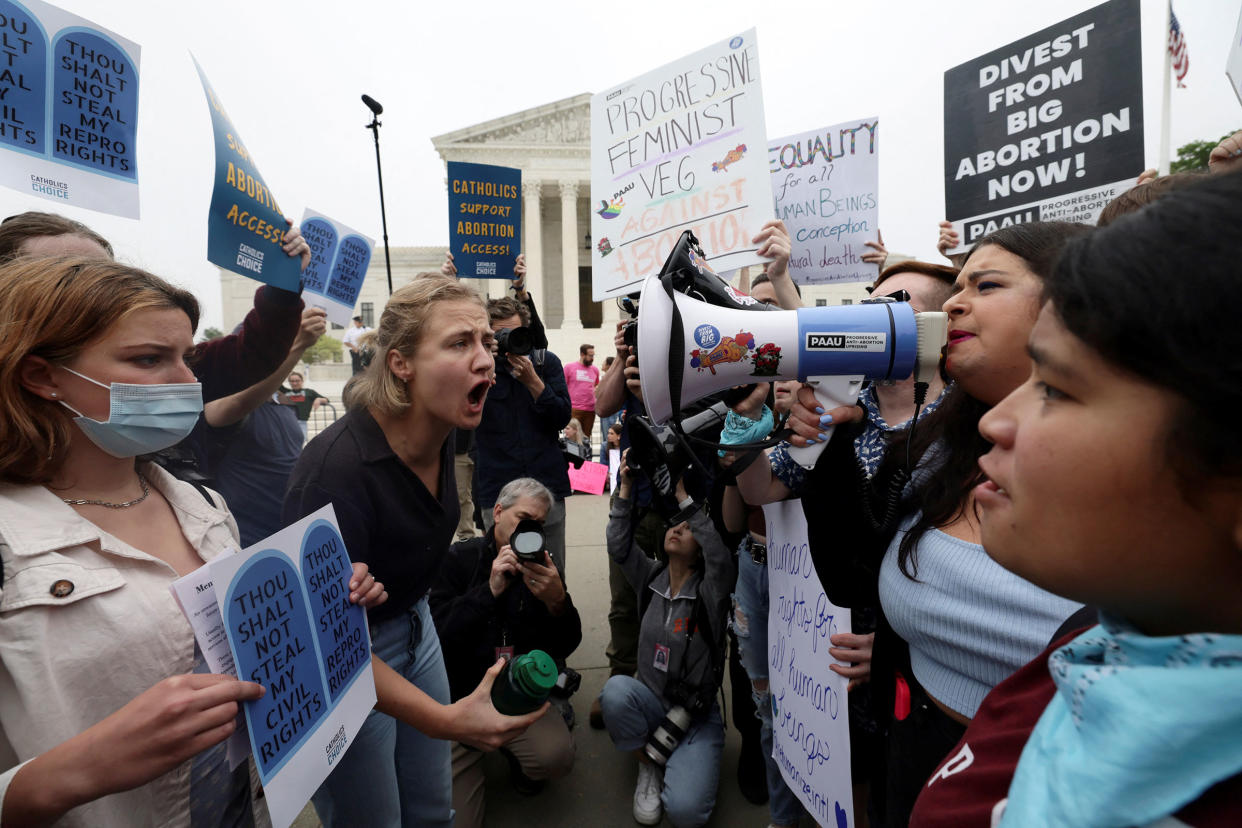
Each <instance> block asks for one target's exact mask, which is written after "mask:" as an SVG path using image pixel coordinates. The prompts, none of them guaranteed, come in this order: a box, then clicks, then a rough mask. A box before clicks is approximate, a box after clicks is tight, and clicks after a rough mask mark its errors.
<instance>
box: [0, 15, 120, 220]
mask: <svg viewBox="0 0 1242 828" xmlns="http://www.w3.org/2000/svg"><path fill="white" fill-rule="evenodd" d="M138 59H139V48H138V44H136V43H133V42H132V41H129V40H126V39H125V38H123V37H121V36H120V35H118V34H116V33H114V32H111V31H108V30H107V29H103V28H100V27H99V26H97V25H95V24H94V23H92V22H91V21H89V20H86V19H84V18H81V17H78V16H77V15H73V14H70V13H69V12H66V11H64V10H62V9H58V8H56V7H55V6H49V5H48V4H47V3H43V2H40V0H24V2H22V3H21V4H18V3H15V2H12V0H0V148H3V149H4V150H6V151H4V152H0V183H3V184H4V185H5V186H6V187H12V188H13V189H14V190H18V191H20V192H23V193H32V194H34V195H37V196H40V197H41V198H46V199H48V200H50V201H55V202H58V203H60V204H70V205H73V206H74V207H85V208H87V209H89V210H99V211H100V212H104V213H112V214H114V215H118V216H125V217H126V218H138V161H137V159H138V149H137V141H136V137H137V130H138V63H139V60H138Z"/></svg>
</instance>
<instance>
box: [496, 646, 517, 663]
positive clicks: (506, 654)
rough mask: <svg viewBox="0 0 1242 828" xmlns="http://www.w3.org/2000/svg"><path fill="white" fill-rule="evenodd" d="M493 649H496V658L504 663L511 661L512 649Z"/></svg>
mask: <svg viewBox="0 0 1242 828" xmlns="http://www.w3.org/2000/svg"><path fill="white" fill-rule="evenodd" d="M495 649H496V658H503V659H504V660H505V661H513V648H512V647H496V648H495ZM493 663H494V662H493Z"/></svg>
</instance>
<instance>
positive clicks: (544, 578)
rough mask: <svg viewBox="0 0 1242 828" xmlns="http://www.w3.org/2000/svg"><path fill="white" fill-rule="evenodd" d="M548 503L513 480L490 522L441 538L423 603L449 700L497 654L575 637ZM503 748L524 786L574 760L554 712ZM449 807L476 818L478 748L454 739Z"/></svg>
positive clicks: (554, 648) (530, 482)
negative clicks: (472, 534) (479, 530)
mask: <svg viewBox="0 0 1242 828" xmlns="http://www.w3.org/2000/svg"><path fill="white" fill-rule="evenodd" d="M552 503H553V498H552V493H551V492H550V491H548V488H547V487H546V486H544V485H543V484H542V483H540V482H539V481H537V480H534V479H532V478H529V477H520V478H518V479H517V480H513V481H511V482H509V483H507V484H506V485H505V486H504V487H503V488H502V489H501V490H500V494H499V495H498V496H497V499H496V505H495V506H494V507H493V509H492V517H493V518H494V521H495V522H494V525H493V526H492V528H491V530H490V531H489V532H488V533H487V534H486V535H484V536H483V537H481V538H471V539H469V540H465V541H459V542H458V543H455V544H453V545H452V546H451V547H450V548H449V553H448V556H447V557H446V558H445V560H444V563H443V565H442V566H441V568H440V573H439V576H438V578H437V580H436V583H435V585H434V586H433V587H432V589H431V595H430V603H431V612H432V616H433V617H434V618H435V624H436V631H437V633H439V636H440V642H441V647H442V649H443V651H444V664H445V668H446V669H447V671H448V679H449V689H450V691H451V693H452V697H453V700H454V701H456V700H457V699H459V698H462V697H464V696H468V695H470V693H471V692H472V691H473V690H474V688H475V687H476V686H477V685H478V683H479V681H480V680H481V679H482V677H483V674H484V673H486V672H487V669H488V667H490V666H492V665H493V664H495V663H496V659H497V658H500V657H501V656H505V657H507V658H510V659H512V658H515V657H517V656H520V655H523V654H525V653H528V652H530V651H531V650H536V649H537V650H543V651H544V652H546V653H547V654H548V655H550V656H551V657H552V658H553V659H555V660H556V662H557V663H558V664H563V663H564V661H565V659H566V658H568V657H569V654H570V653H572V652H573V651H574V650H575V649H576V648H577V646H578V644H579V642H580V641H581V640H582V621H581V619H580V618H579V616H578V610H577V609H575V608H574V605H573V602H572V601H571V600H570V598H569V593H567V592H566V591H565V581H564V578H563V577H562V575H561V574H560V572H559V571H557V568H556V566H555V565H554V564H553V563H552V558H551V556H550V555H549V554H548V550H547V546H546V544H545V543H543V542H542V526H543V521H544V519H545V518H546V517H547V515H548V510H549V509H551V507H552ZM519 536H521V538H522V540H525V541H527V542H526V543H522V542H520V541H519ZM511 543H512V546H511V545H510V544H511ZM514 547H516V550H515V548H514ZM554 692H555V691H554ZM501 750H502V751H503V752H504V753H505V755H506V756H507V757H508V758H509V760H510V762H511V766H512V768H513V780H514V783H515V785H517V787H518V789H519V790H521V791H523V792H524V793H535V792H537V791H538V790H539V788H541V787H542V783H543V782H544V781H545V780H548V779H557V778H559V777H562V776H565V775H566V774H568V773H569V772H570V770H572V769H573V764H574V741H573V736H572V735H571V734H570V732H569V727H568V725H567V724H566V722H565V719H564V718H563V717H561V716H558V715H555V714H552V715H548V716H544V717H543V718H541V719H539V720H537V721H536V722H535V723H534V724H533V725H531V726H530V727H529V728H527V729H526V731H525V732H524V733H523V734H522V735H521V736H518V737H517V738H516V739H514V740H513V741H511V742H509V743H508V744H507V745H505V746H504V747H503V748H501ZM453 808H454V810H455V811H456V812H457V817H456V822H455V825H457V826H458V828H473V826H481V825H482V824H483V809H484V776H483V754H482V753H480V752H478V751H476V750H474V749H473V748H469V747H467V746H465V745H463V744H460V743H457V744H454V745H453Z"/></svg>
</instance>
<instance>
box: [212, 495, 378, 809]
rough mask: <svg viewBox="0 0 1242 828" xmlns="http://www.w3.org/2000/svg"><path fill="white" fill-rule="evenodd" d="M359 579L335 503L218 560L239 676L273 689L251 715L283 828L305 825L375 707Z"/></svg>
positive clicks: (251, 706) (216, 572) (215, 568)
mask: <svg viewBox="0 0 1242 828" xmlns="http://www.w3.org/2000/svg"><path fill="white" fill-rule="evenodd" d="M351 573H352V567H351V565H350V562H349V556H348V554H347V553H346V550H345V542H344V540H343V539H342V538H341V533H340V530H339V529H338V528H337V525H336V515H335V513H334V512H333V510H332V507H331V506H325V507H324V508H322V509H320V510H319V511H317V512H314V513H313V514H311V515H308V516H307V517H305V518H303V519H302V520H300V521H298V522H297V523H295V524H293V525H292V526H290V527H288V528H286V529H282V530H281V531H279V532H277V533H276V534H275V535H272V536H271V537H270V538H267V539H266V540H263V541H260V542H259V543H257V544H255V545H254V546H251V547H249V548H248V549H246V550H244V551H243V552H241V553H239V554H237V555H231V556H228V557H226V558H222V559H218V560H217V561H213V562H212V568H211V575H212V579H213V582H214V584H215V591H216V600H217V601H218V602H219V605H220V614H221V616H222V618H223V619H224V627H225V630H226V632H227V634H228V641H229V648H230V649H231V651H232V653H233V660H234V662H235V663H236V665H237V675H238V676H239V677H241V678H243V679H247V680H249V681H255V682H258V683H260V684H262V685H263V686H264V687H265V688H266V689H267V692H266V693H265V694H264V696H263V698H261V699H259V700H257V701H252V702H246V703H245V704H244V705H243V710H244V711H245V714H246V723H247V729H248V731H249V733H250V744H251V749H252V751H253V753H254V759H255V764H256V766H257V767H258V770H259V778H260V779H261V780H262V782H263V788H264V791H265V792H266V800H267V805H268V810H269V811H270V812H271V817H272V823H273V824H274V825H275V826H277V828H285V827H286V826H288V825H290V824H291V823H292V822H293V820H294V819H296V818H297V816H298V814H299V813H300V812H301V810H302V808H303V807H304V806H305V805H306V802H307V801H308V800H309V799H310V796H311V794H312V793H314V791H315V789H316V788H318V787H319V785H320V783H322V782H323V780H324V779H326V778H327V776H328V774H329V773H331V771H332V768H333V766H334V765H335V764H336V762H337V760H339V759H340V757H341V756H342V755H344V753H345V749H346V747H347V746H348V745H349V743H350V740H352V739H353V737H354V734H356V733H357V732H358V729H359V728H360V727H362V723H363V722H364V721H365V720H366V717H367V714H368V713H369V712H370V710H371V708H372V707H374V706H375V681H374V678H373V676H372V674H371V639H370V636H369V634H368V631H367V622H366V613H365V611H364V610H363V609H362V608H360V607H358V606H357V605H356V604H351V603H349V578H350V575H351Z"/></svg>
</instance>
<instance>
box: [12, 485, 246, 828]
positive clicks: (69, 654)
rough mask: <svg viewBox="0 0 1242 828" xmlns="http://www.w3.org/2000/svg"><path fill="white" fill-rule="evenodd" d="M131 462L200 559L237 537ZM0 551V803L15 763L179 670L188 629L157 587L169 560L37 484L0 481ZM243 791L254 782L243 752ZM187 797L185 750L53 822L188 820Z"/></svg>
mask: <svg viewBox="0 0 1242 828" xmlns="http://www.w3.org/2000/svg"><path fill="white" fill-rule="evenodd" d="M142 471H143V475H144V476H146V478H147V479H148V480H149V481H150V483H151V485H152V487H153V488H155V489H158V490H159V491H160V492H161V493H162V494H163V495H164V497H165V498H166V499H167V500H168V502H169V503H170V504H171V505H172V508H173V511H174V512H175V513H176V516H177V520H178V522H179V523H180V524H181V531H182V532H183V533H184V534H185V537H186V539H187V540H188V541H189V542H190V544H191V545H192V546H193V547H194V548H195V549H197V550H198V554H199V555H200V556H201V557H202V558H203V560H204V561H209V560H211V559H212V558H215V557H216V556H218V555H220V554H221V553H222V552H223V551H224V549H225V547H226V546H230V545H231V546H234V547H236V546H238V537H237V525H236V524H235V523H234V521H233V517H232V515H230V514H229V513H228V511H227V510H225V509H216V508H213V507H212V506H211V505H209V504H208V503H207V500H206V499H205V498H204V497H203V496H202V494H200V493H199V491H198V490H196V489H195V488H194V487H193V486H191V485H189V484H188V483H183V482H180V481H178V480H176V479H174V478H173V477H172V476H171V475H169V474H168V473H167V472H165V471H164V470H163V469H161V468H159V467H157V466H153V465H149V464H148V465H146V466H144V467H143V469H142ZM216 498H217V500H219V496H218V495H217V496H216ZM91 542H95V543H97V545H98V547H99V548H100V549H101V551H100V552H96V551H94V550H93V549H92V548H91V547H90V546H88V545H87V544H88V543H91ZM0 559H2V560H3V563H4V583H3V586H2V587H0V768H5V769H7V770H5V771H4V772H3V773H0V809H2V808H3V797H4V794H5V793H7V791H8V786H9V784H10V782H11V781H12V779H13V776H14V775H15V774H16V772H17V770H18V767H19V764H20V763H23V762H27V761H29V760H30V759H33V758H34V757H35V756H38V755H39V754H40V753H43V752H44V751H46V750H48V749H50V748H52V747H54V746H55V745H58V744H60V743H61V742H64V741H65V740H67V739H69V738H71V737H73V736H75V735H77V734H78V733H80V732H82V731H83V730H85V729H86V728H88V727H90V726H91V725H93V724H95V723H97V722H99V721H100V720H101V719H103V718H105V717H106V716H108V715H110V714H112V713H114V712H116V711H117V710H118V709H120V708H121V707H122V706H123V705H125V704H126V703H127V702H129V701H130V700H131V699H133V698H134V697H135V696H137V695H138V694H140V693H142V692H143V691H144V690H146V689H148V688H149V687H151V686H152V685H153V684H155V683H157V682H158V681H160V680H161V679H164V678H167V677H169V676H173V675H177V674H179V673H188V672H190V671H191V670H192V669H193V668H194V634H193V632H192V631H191V629H190V625H189V622H187V621H186V619H185V616H183V615H182V614H181V610H180V609H179V608H178V606H177V603H176V601H175V600H174V599H173V597H172V595H171V593H170V592H169V589H168V587H169V584H171V583H172V582H173V581H174V580H175V579H176V577H177V575H176V572H175V571H174V570H173V569H172V567H170V566H169V565H168V564H166V563H164V562H163V561H161V560H159V559H157V558H153V557H152V556H150V555H148V554H146V553H145V552H140V551H139V550H137V549H135V548H133V547H132V546H130V545H128V544H126V543H124V542H122V541H119V540H117V539H116V538H114V537H112V536H111V535H109V534H107V533H105V532H104V531H102V530H101V529H99V528H98V527H97V526H95V525H94V524H93V523H90V522H89V521H87V520H85V519H83V518H82V517H81V516H79V515H78V513H77V512H75V511H74V510H73V509H72V508H71V507H69V506H67V505H66V504H65V503H63V502H62V501H61V500H60V498H58V497H56V495H54V494H52V493H51V492H50V491H48V490H47V489H45V488H43V487H42V486H13V485H5V484H0ZM251 790H252V791H256V792H257V791H259V790H260V788H259V782H258V777H257V775H256V773H255V771H254V767H253V763H251ZM189 806H190V762H188V761H187V762H185V763H183V764H182V765H180V766H179V767H177V768H176V769H174V770H172V771H170V772H169V773H167V774H165V775H163V776H161V777H160V778H158V779H156V780H154V781H152V782H150V783H148V784H146V785H143V786H142V787H140V788H136V789H134V790H132V791H125V792H123V793H119V794H113V795H111V796H107V797H104V798H103V799H99V800H96V801H95V802H91V803H88V804H86V805H83V806H81V807H79V808H75V809H74V810H73V811H70V812H69V813H68V814H67V815H66V816H65V817H64V818H63V819H61V820H60V822H58V823H57V824H58V825H65V826H91V828H113V826H115V828H129V827H130V826H147V825H150V826H157V825H158V826H186V828H188V827H189V825H190V807H189ZM253 808H254V811H255V824H256V825H257V826H262V825H268V816H267V808H266V807H265V806H264V805H263V803H262V802H260V801H257V800H256V801H255V802H254V803H253ZM0 814H2V810H0Z"/></svg>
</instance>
